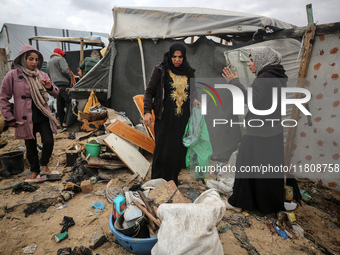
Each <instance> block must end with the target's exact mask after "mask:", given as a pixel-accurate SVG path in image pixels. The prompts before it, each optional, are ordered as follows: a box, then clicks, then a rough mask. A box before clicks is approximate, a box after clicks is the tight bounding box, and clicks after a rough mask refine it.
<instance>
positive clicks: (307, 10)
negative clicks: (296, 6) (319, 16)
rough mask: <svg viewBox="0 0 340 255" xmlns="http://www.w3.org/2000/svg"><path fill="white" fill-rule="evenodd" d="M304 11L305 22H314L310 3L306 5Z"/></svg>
mask: <svg viewBox="0 0 340 255" xmlns="http://www.w3.org/2000/svg"><path fill="white" fill-rule="evenodd" d="M306 12H307V22H308V24H312V23H314V18H313V8H312V4H307V5H306Z"/></svg>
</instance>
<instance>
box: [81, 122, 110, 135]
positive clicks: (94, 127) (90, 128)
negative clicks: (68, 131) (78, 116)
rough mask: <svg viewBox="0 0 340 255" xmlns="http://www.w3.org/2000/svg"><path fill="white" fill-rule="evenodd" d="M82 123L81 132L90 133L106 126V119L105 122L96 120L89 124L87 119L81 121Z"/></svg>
mask: <svg viewBox="0 0 340 255" xmlns="http://www.w3.org/2000/svg"><path fill="white" fill-rule="evenodd" d="M79 122H80V125H81V126H80V130H81V131H84V132H89V131H93V130H97V129H100V128H101V125H103V124H104V122H105V119H104V120H96V121H91V122H89V121H88V120H87V119H82V120H79Z"/></svg>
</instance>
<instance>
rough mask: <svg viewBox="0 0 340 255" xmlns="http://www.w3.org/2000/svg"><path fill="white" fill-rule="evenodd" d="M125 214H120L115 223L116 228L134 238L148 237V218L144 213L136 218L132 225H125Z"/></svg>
mask: <svg viewBox="0 0 340 255" xmlns="http://www.w3.org/2000/svg"><path fill="white" fill-rule="evenodd" d="M124 222H125V220H124V215H120V216H119V217H118V219H117V220H116V221H115V223H114V224H113V226H114V228H115V229H116V230H118V231H119V232H120V233H122V234H123V235H126V236H129V237H134V238H148V237H149V236H150V233H149V229H148V226H147V224H148V223H147V220H146V218H145V216H144V215H142V216H141V217H139V218H138V219H135V221H134V222H133V224H132V225H131V226H126V227H124V226H123V225H124V224H123V223H124Z"/></svg>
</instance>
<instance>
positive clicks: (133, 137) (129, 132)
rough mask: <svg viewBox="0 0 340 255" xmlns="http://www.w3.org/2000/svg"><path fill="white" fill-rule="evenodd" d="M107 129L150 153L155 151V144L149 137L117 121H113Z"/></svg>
mask: <svg viewBox="0 0 340 255" xmlns="http://www.w3.org/2000/svg"><path fill="white" fill-rule="evenodd" d="M107 129H108V130H109V131H110V132H112V133H115V134H116V135H118V136H120V137H121V138H124V139H126V140H128V141H129V142H131V143H133V144H135V145H137V146H139V147H141V148H143V149H144V150H146V151H148V152H150V153H153V151H154V149H155V142H154V140H153V139H152V138H151V137H149V136H147V135H145V134H143V133H142V132H140V131H138V130H136V129H134V128H133V127H131V126H129V125H127V124H125V123H124V122H122V121H120V120H118V119H114V120H113V121H112V123H111V124H110V125H109V126H108V127H107Z"/></svg>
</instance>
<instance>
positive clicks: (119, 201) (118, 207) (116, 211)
mask: <svg viewBox="0 0 340 255" xmlns="http://www.w3.org/2000/svg"><path fill="white" fill-rule="evenodd" d="M125 208H126V199H125V197H124V196H123V195H122V194H119V195H117V196H116V198H115V200H114V201H113V212H112V213H113V218H114V220H116V219H118V218H119V216H120V215H122V214H123V212H124V211H125Z"/></svg>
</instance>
